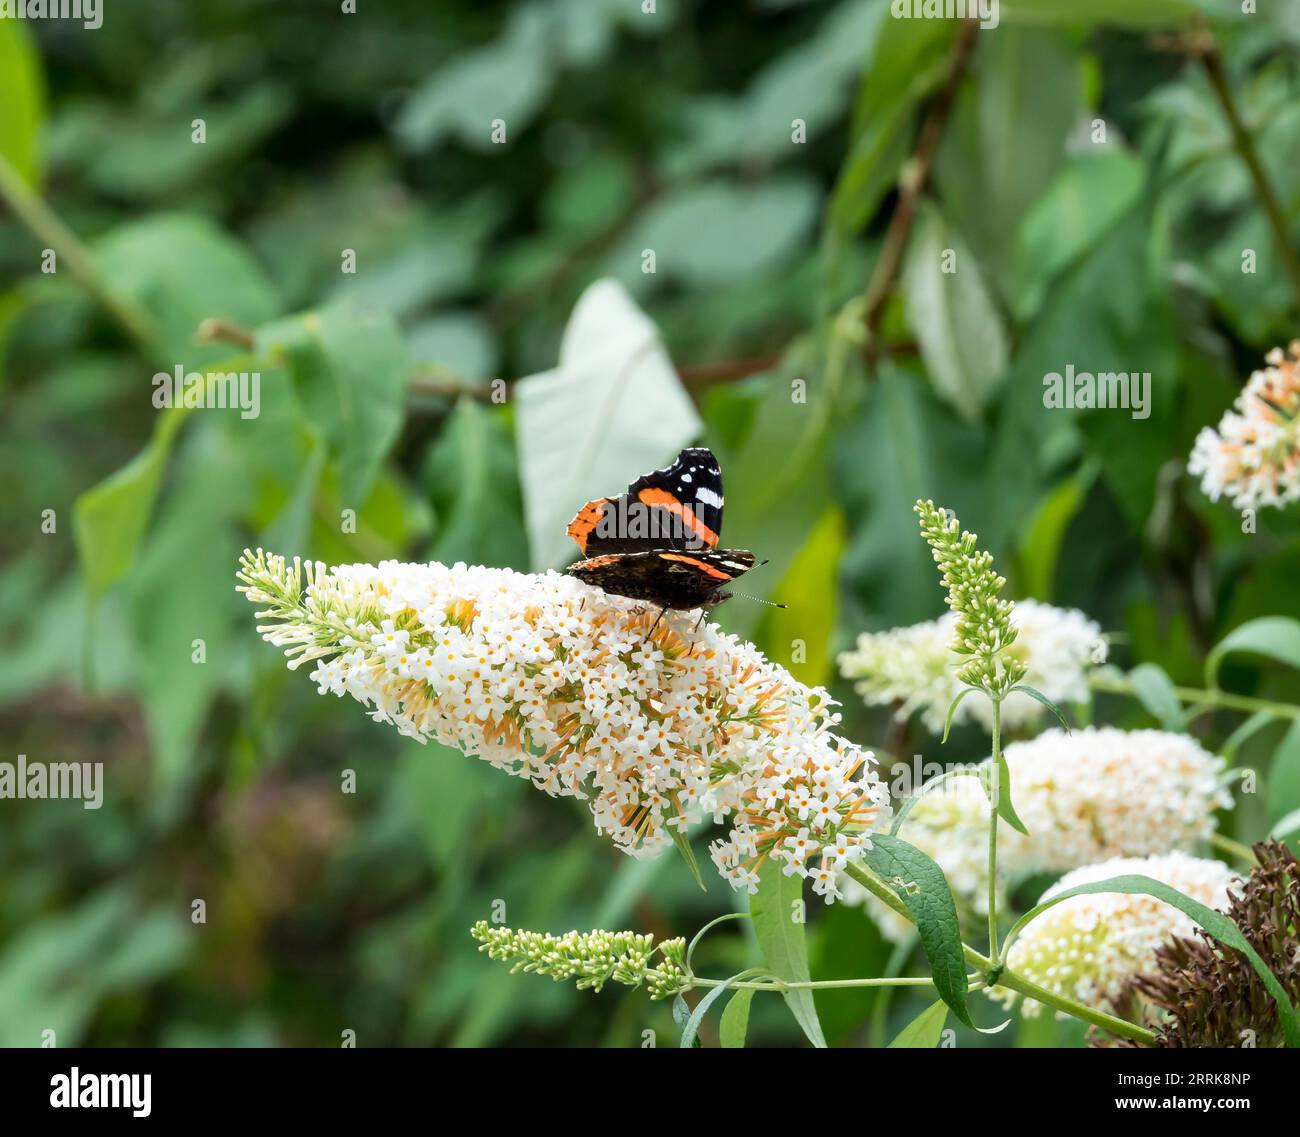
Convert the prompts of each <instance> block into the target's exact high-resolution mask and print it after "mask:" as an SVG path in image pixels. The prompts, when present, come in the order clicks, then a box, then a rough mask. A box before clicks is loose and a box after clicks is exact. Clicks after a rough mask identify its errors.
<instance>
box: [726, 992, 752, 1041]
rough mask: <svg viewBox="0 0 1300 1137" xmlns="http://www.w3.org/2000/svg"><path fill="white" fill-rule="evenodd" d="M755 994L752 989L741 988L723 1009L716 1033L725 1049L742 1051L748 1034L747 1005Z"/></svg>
mask: <svg viewBox="0 0 1300 1137" xmlns="http://www.w3.org/2000/svg"><path fill="white" fill-rule="evenodd" d="M755 994H756V992H755V991H754V989H753V988H752V987H742V988H741V989H740V990H739V991H737V992H736V993H735V994H734V995H732V996H731V1000H730V1001H729V1002H728V1003H727V1005H726V1007H725V1008H724V1009H723V1011H722V1021H721V1022H720V1023H719V1024H718V1033H719V1035H720V1036H721V1039H722V1045H723V1047H724V1048H725V1049H727V1050H740V1049H743V1047H744V1045H745V1035H746V1034H748V1033H749V1004H750V1003H752V1002H753V1001H754V995H755Z"/></svg>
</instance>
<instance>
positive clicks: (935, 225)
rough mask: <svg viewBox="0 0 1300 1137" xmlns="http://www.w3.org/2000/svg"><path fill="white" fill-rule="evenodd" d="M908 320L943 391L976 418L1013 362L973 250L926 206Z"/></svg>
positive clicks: (906, 287) (912, 260) (912, 258)
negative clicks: (1008, 360) (1009, 362)
mask: <svg viewBox="0 0 1300 1137" xmlns="http://www.w3.org/2000/svg"><path fill="white" fill-rule="evenodd" d="M903 294H904V296H905V297H906V300H907V323H908V326H909V327H910V328H911V329H912V332H913V333H914V334H915V336H916V338H917V341H918V342H919V344H920V346H921V357H922V358H923V359H924V360H925V366H926V370H927V371H928V372H929V375H930V379H931V381H932V382H933V383H934V388H935V390H936V391H937V392H938V393H939V395H940V396H941V397H942V398H943V399H944V400H945V401H947V402H948V403H950V404H951V405H952V406H953V407H955V408H956V410H957V411H958V413H959V414H961V415H962V417H964V418H966V419H974V418H977V417H978V416H979V414H980V412H981V411H982V410H983V408H984V406H985V404H986V403H987V402H988V401H989V399H991V398H992V397H993V394H994V393H995V392H996V390H997V389H998V387H999V386H1000V385H1001V383H1002V380H1003V379H1004V378H1005V376H1006V370H1007V358H1008V348H1007V336H1006V332H1005V330H1004V328H1003V323H1002V316H1001V314H1000V313H999V312H998V310H997V308H996V306H995V305H994V303H993V300H992V297H991V296H990V295H989V292H988V288H987V287H986V285H985V283H984V277H983V275H982V274H981V272H980V267H979V264H978V262H977V261H976V259H975V257H974V255H973V254H972V253H971V252H970V251H969V249H968V248H967V247H966V244H965V243H964V242H963V241H962V240H961V238H960V237H958V235H957V234H956V233H955V232H954V231H953V230H952V229H951V228H950V227H949V226H948V225H947V224H946V223H945V221H944V219H943V218H942V217H941V216H940V214H939V212H938V210H936V209H935V208H934V207H933V206H929V205H926V206H923V207H922V209H921V216H920V221H919V224H918V225H917V229H916V232H915V233H913V235H912V241H911V244H910V245H909V246H908V253H907V260H906V262H905V264H904V268H903Z"/></svg>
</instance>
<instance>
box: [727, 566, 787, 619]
mask: <svg viewBox="0 0 1300 1137" xmlns="http://www.w3.org/2000/svg"><path fill="white" fill-rule="evenodd" d="M763 563H764V564H766V563H767V562H766V561H764V562H763ZM731 595H732V596H735V597H738V598H739V599H741V600H752V601H754V603H755V604H766V605H767V606H768V607H769V608H789V607H790V605H789V604H778V603H777V602H776V601H775V600H764V599H763V598H762V597H761V596H750V595H749V594H748V593H744V592H733V593H732V594H731Z"/></svg>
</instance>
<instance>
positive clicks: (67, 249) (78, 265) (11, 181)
mask: <svg viewBox="0 0 1300 1137" xmlns="http://www.w3.org/2000/svg"><path fill="white" fill-rule="evenodd" d="M0 200H3V201H4V202H5V204H6V205H8V206H9V208H10V209H11V210H13V212H14V215H15V216H16V217H17V218H18V219H19V220H20V221H21V222H22V223H23V224H24V225H25V226H27V228H28V230H30V231H31V233H32V234H33V235H34V236H35V237H36V239H37V240H38V241H41V242H42V243H43V244H44V245H45V247H47V248H50V249H53V250H54V252H55V254H56V256H57V257H59V258H60V259H61V260H62V261H63V262H64V264H66V265H67V266H68V267H69V268H70V269H71V270H72V275H73V276H75V277H76V278H77V279H78V280H79V281H81V283H82V284H83V285H84V286H85V288H86V290H87V291H88V292H90V293H91V294H92V295H93V296H94V297H95V299H96V300H98V301H99V302H100V304H102V305H103V307H104V310H105V311H107V312H108V313H109V314H110V315H112V316H113V318H114V319H115V320H117V322H118V323H119V324H121V325H122V327H123V329H125V331H126V332H127V333H128V334H129V335H130V336H131V338H132V339H133V340H135V342H136V343H137V344H138V345H139V346H140V347H141V348H142V349H144V350H145V352H146V353H148V354H152V353H153V352H154V351H156V349H157V337H156V336H155V334H154V329H153V324H152V321H151V320H150V318H149V315H148V313H146V312H145V311H144V310H143V309H142V308H140V307H138V306H137V305H136V304H135V303H134V302H133V301H131V300H129V299H128V298H126V297H124V296H118V295H117V294H115V293H114V292H113V290H112V289H111V288H110V287H109V286H108V282H107V281H105V279H104V277H103V275H102V274H101V273H100V271H99V266H98V265H97V264H95V259H94V257H92V256H91V255H90V251H89V250H88V249H87V248H86V247H85V245H83V244H82V243H81V241H80V240H79V239H78V237H77V235H76V234H75V233H73V232H72V230H71V229H69V228H68V227H67V226H66V225H65V224H64V223H63V222H62V221H61V220H60V219H59V217H58V216H57V215H56V214H55V213H54V211H53V210H51V209H50V207H49V206H47V205H46V204H45V202H43V201H42V200H41V199H40V197H39V196H38V195H36V194H35V193H33V192H32V190H31V188H30V187H29V186H28V185H27V183H26V182H25V181H23V179H22V176H21V175H20V174H19V173H18V171H17V170H15V169H14V168H13V166H11V165H10V164H9V162H8V161H7V160H6V159H5V158H4V156H3V155H0Z"/></svg>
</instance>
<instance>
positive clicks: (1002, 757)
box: [980, 688, 1029, 836]
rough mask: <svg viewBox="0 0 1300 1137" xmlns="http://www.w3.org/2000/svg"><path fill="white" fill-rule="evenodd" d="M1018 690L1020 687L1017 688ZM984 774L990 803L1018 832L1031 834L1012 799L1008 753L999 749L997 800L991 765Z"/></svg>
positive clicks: (983, 783)
mask: <svg viewBox="0 0 1300 1137" xmlns="http://www.w3.org/2000/svg"><path fill="white" fill-rule="evenodd" d="M1015 689H1017V690H1018V688H1015ZM984 769H985V773H984V776H983V777H981V778H980V782H981V784H982V785H983V786H984V794H985V796H986V797H987V798H988V799H989V804H990V805H991V806H993V807H995V808H996V809H997V811H998V816H999V817H1000V818H1002V820H1003V821H1005V822H1006V823H1007V824H1008V825H1010V826H1011V828H1012V829H1014V830H1015V831H1016V832H1017V833H1023V834H1025V836H1028V835H1029V830H1028V829H1026V828H1025V823H1024V822H1023V821H1021V820H1020V815H1019V814H1018V813H1017V812H1016V807H1015V805H1013V804H1012V801H1011V767H1009V766H1008V765H1007V756H1006V753H1005V752H1004V751H1002V750H999V751H998V789H997V800H996V801H994V800H993V797H994V795H993V785H992V779H991V778H990V777H989V776H988V771H989V770H991V769H992V767H991V766H986V767H985V768H984Z"/></svg>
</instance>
